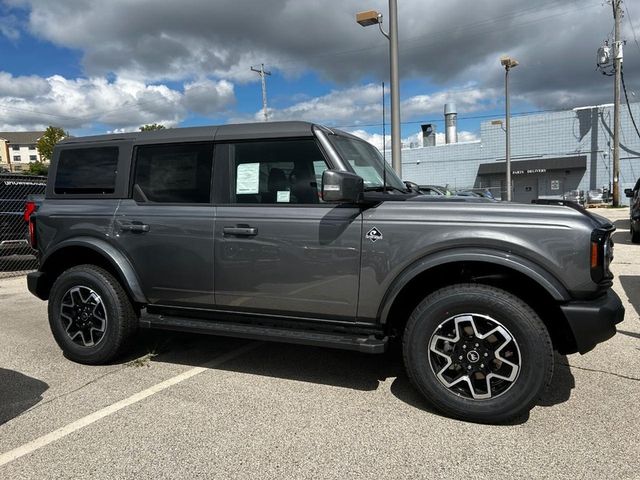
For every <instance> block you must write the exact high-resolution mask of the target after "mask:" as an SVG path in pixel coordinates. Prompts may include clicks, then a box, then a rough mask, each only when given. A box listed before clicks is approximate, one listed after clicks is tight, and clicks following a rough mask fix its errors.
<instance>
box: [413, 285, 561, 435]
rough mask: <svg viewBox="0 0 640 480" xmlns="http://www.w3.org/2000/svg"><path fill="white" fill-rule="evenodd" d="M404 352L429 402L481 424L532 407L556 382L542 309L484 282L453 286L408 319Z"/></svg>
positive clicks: (509, 417) (508, 417) (426, 301)
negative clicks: (553, 377)
mask: <svg viewBox="0 0 640 480" xmlns="http://www.w3.org/2000/svg"><path fill="white" fill-rule="evenodd" d="M492 331H493V332H494V333H491V332H492ZM456 332H459V333H456ZM456 336H458V337H459V338H458V340H457V341H454V340H455V337H456ZM483 336H484V338H482V337H483ZM509 339H510V340H509ZM403 357H404V363H405V367H406V370H407V373H408V375H409V378H410V380H411V382H412V383H413V384H414V385H415V387H416V388H417V389H418V390H419V391H420V393H422V395H423V396H424V397H425V398H426V399H427V401H429V403H431V404H432V405H433V406H434V407H436V408H437V409H438V410H440V411H441V412H443V413H444V414H446V415H448V416H451V417H454V418H459V419H463V420H467V421H473V422H479V423H504V422H507V421H510V420H512V419H514V418H516V417H519V416H521V415H523V414H525V413H526V412H528V411H529V410H530V409H531V408H532V407H533V405H534V404H535V403H536V401H537V400H538V399H539V397H540V396H541V395H542V393H543V392H544V390H545V389H546V387H547V386H548V385H549V383H550V382H551V378H552V375H553V362H554V356H553V348H552V344H551V339H550V337H549V332H548V331H547V329H546V327H545V325H544V324H543V322H542V321H541V320H540V318H539V317H538V315H537V314H536V312H534V311H533V309H532V308H531V307H530V306H529V305H527V304H526V303H525V302H523V301H522V300H521V299H519V298H518V297H516V296H514V295H512V294H511V293H508V292H506V291H504V290H501V289H499V288H496V287H492V286H487V285H479V284H457V285H451V286H448V287H445V288H442V289H440V290H438V291H436V292H434V293H432V294H430V295H429V296H427V297H426V298H425V299H424V300H423V301H422V302H420V304H418V306H417V307H416V308H415V310H414V311H413V313H412V314H411V317H410V318H409V320H408V322H407V326H406V329H405V332H404V337H403ZM481 365H482V368H481V367H480V366H481ZM511 365H515V366H516V367H517V368H515V367H513V366H511ZM492 373H493V375H492ZM465 376H466V377H467V378H468V380H466V379H465V378H464V377H465ZM498 376H501V377H505V378H509V377H513V378H512V379H511V381H506V380H503V379H502V378H496V377H498ZM456 382H457V383H456ZM487 384H488V386H487ZM487 395H488V396H487ZM482 397H486V398H482Z"/></svg>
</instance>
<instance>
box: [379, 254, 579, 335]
mask: <svg viewBox="0 0 640 480" xmlns="http://www.w3.org/2000/svg"><path fill="white" fill-rule="evenodd" d="M455 262H482V263H491V264H494V265H500V266H503V267H506V268H509V269H511V270H514V271H516V272H519V273H521V274H523V275H525V276H527V277H528V278H530V279H531V280H533V281H534V282H536V283H538V284H539V285H540V286H541V287H542V288H544V289H545V290H546V291H547V292H548V293H549V294H550V295H551V297H553V299H554V300H557V301H558V302H566V301H568V300H570V299H571V296H570V295H569V292H568V291H567V289H566V288H565V287H564V285H563V284H562V283H561V282H560V281H559V280H558V279H557V278H556V277H555V276H554V275H552V274H551V273H549V272H548V271H547V270H545V269H544V268H543V267H541V266H540V265H538V264H537V263H535V262H533V261H531V260H529V259H526V258H523V257H521V256H518V255H514V254H512V253H509V252H505V251H501V250H493V249H478V248H473V249H472V248H454V249H449V250H444V251H440V252H436V253H433V254H430V255H428V256H426V257H423V258H421V259H419V260H417V261H415V262H413V263H412V264H410V265H409V266H408V267H407V268H405V269H404V270H403V271H402V272H401V273H400V274H399V275H398V276H397V277H396V278H395V279H394V280H393V282H392V283H391V286H390V287H389V288H388V289H387V293H386V294H385V297H384V299H383V301H382V303H381V305H380V308H379V309H378V318H379V319H380V323H381V324H383V325H384V324H386V323H387V317H388V315H389V311H390V310H391V306H392V305H393V302H394V301H395V299H396V297H397V296H398V294H399V293H400V292H401V291H402V289H403V288H404V287H405V286H406V285H407V284H408V283H409V282H410V281H411V280H412V279H413V278H415V276H416V275H419V274H420V273H423V272H425V271H427V270H430V269H432V268H434V267H438V266H441V265H445V264H447V263H455Z"/></svg>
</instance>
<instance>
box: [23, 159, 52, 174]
mask: <svg viewBox="0 0 640 480" xmlns="http://www.w3.org/2000/svg"><path fill="white" fill-rule="evenodd" d="M26 173H28V174H29V175H44V176H46V175H47V173H49V167H47V166H46V165H45V164H44V163H42V162H31V163H30V164H29V170H27V171H26Z"/></svg>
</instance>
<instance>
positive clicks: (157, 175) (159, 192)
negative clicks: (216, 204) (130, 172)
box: [133, 142, 213, 203]
mask: <svg viewBox="0 0 640 480" xmlns="http://www.w3.org/2000/svg"><path fill="white" fill-rule="evenodd" d="M136 151H137V155H136V170H135V175H134V180H133V181H134V185H135V184H137V185H138V186H139V187H140V189H142V192H143V193H144V194H145V196H146V197H147V199H148V200H149V201H151V202H163V203H209V201H210V196H211V167H212V163H213V143H211V142H208V143H189V144H178V145H147V146H142V147H138V148H137V150H136Z"/></svg>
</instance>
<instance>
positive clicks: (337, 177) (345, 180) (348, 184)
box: [322, 170, 364, 203]
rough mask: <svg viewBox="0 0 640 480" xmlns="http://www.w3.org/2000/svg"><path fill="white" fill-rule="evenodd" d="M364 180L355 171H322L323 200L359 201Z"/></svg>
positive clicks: (336, 201) (333, 201) (332, 201)
mask: <svg viewBox="0 0 640 480" xmlns="http://www.w3.org/2000/svg"><path fill="white" fill-rule="evenodd" d="M363 192H364V181H363V180H362V177H359V176H358V175H356V174H355V173H351V172H343V171H342V170H325V171H324V172H323V173H322V200H324V201H325V202H327V203H359V202H360V201H361V200H362V194H363Z"/></svg>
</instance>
